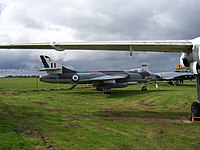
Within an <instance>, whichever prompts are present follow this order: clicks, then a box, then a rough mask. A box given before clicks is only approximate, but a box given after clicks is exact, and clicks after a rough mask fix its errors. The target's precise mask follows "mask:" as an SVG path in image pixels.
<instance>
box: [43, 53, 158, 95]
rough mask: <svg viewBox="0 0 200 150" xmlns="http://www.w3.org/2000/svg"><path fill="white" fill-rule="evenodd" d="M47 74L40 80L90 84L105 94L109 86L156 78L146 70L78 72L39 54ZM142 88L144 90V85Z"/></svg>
mask: <svg viewBox="0 0 200 150" xmlns="http://www.w3.org/2000/svg"><path fill="white" fill-rule="evenodd" d="M40 58H41V61H42V63H43V65H44V68H43V69H41V70H40V71H46V72H47V75H41V76H40V81H42V82H49V83H64V84H72V85H73V86H72V87H71V88H70V89H73V88H74V87H75V86H76V85H77V84H92V85H93V86H94V87H96V89H97V91H103V92H104V93H105V94H110V93H111V88H123V87H127V86H128V85H133V84H137V83H143V82H147V81H149V80H156V75H154V74H151V73H148V72H146V71H145V72H132V71H129V70H127V71H83V72H78V71H75V70H72V69H68V68H66V67H64V66H61V65H60V64H58V63H56V62H55V61H53V60H52V59H51V58H50V57H49V56H44V55H41V56H40ZM142 89H143V90H146V89H145V88H144V87H143V88H142Z"/></svg>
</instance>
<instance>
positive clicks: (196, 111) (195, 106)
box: [191, 102, 200, 116]
mask: <svg viewBox="0 0 200 150" xmlns="http://www.w3.org/2000/svg"><path fill="white" fill-rule="evenodd" d="M191 113H192V116H200V104H199V103H198V102H193V103H192V106H191Z"/></svg>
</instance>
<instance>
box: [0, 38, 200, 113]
mask: <svg viewBox="0 0 200 150" xmlns="http://www.w3.org/2000/svg"><path fill="white" fill-rule="evenodd" d="M0 49H55V50H58V51H64V50H114V51H130V55H132V52H133V51H151V52H182V55H181V57H180V64H181V65H182V66H183V67H190V70H191V72H192V73H193V74H195V77H196V84H197V86H196V87H197V100H198V102H193V103H192V106H191V112H192V116H200V104H199V103H200V65H199V64H200V37H198V38H195V39H192V40H160V41H123V42H120V41H117V42H82V43H80V42H76V43H55V42H53V43H29V44H11V45H0Z"/></svg>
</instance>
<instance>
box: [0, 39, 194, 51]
mask: <svg viewBox="0 0 200 150" xmlns="http://www.w3.org/2000/svg"><path fill="white" fill-rule="evenodd" d="M192 47H193V44H192V42H191V41H190V40H170V41H166V40H162V41H124V42H120V41H116V42H73V43H55V42H54V43H32V44H31V43H30V44H11V45H0V49H55V50H58V51H63V50H114V51H116V50H117V51H130V50H131V51H152V52H154V51H155V52H191V51H192Z"/></svg>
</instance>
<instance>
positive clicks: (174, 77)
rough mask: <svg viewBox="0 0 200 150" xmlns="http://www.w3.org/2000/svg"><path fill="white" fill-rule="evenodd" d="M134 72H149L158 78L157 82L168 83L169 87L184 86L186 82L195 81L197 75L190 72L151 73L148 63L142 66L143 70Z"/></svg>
mask: <svg viewBox="0 0 200 150" xmlns="http://www.w3.org/2000/svg"><path fill="white" fill-rule="evenodd" d="M132 70H143V72H144V71H147V72H148V73H150V74H154V75H156V77H157V80H158V81H159V80H162V81H167V83H168V84H169V85H179V84H183V81H184V80H193V79H195V75H194V74H193V73H191V72H190V71H182V72H175V71H174V72H158V73H154V72H151V71H150V70H149V68H148V66H147V64H146V63H144V64H142V68H138V69H132Z"/></svg>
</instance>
